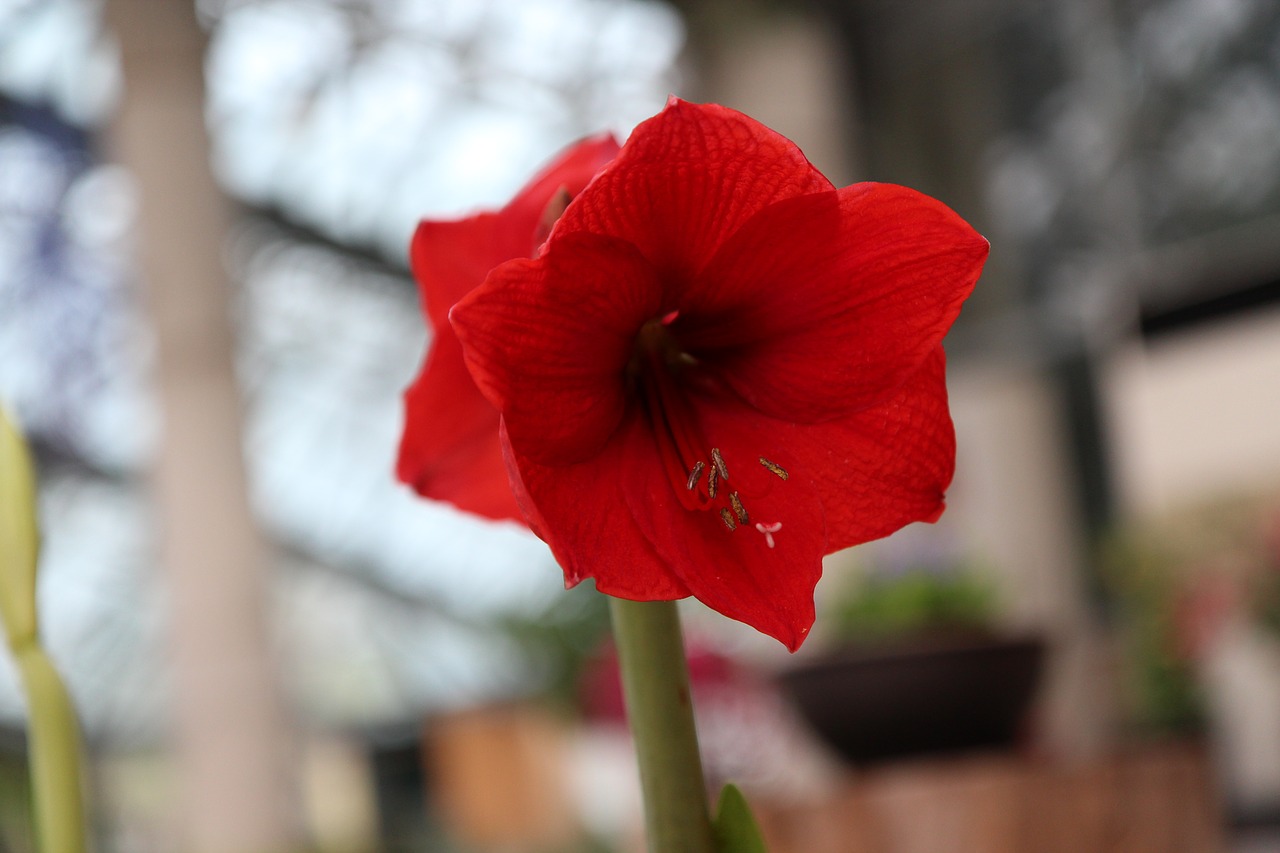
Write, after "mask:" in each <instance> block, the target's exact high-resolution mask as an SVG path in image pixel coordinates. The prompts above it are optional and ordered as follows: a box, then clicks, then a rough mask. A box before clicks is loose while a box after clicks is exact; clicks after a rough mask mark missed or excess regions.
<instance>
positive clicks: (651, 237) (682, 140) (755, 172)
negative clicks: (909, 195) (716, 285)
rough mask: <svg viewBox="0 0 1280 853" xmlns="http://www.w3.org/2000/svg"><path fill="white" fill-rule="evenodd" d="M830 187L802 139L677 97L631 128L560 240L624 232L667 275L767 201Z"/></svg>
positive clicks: (692, 265)
mask: <svg viewBox="0 0 1280 853" xmlns="http://www.w3.org/2000/svg"><path fill="white" fill-rule="evenodd" d="M829 189H831V182H830V181H828V180H827V179H826V178H824V177H823V176H822V174H821V173H820V172H818V170H817V169H815V168H814V167H813V166H812V165H811V164H810V163H809V161H808V160H806V159H805V157H804V154H802V153H801V152H800V149H799V148H797V147H796V145H795V143H793V142H791V141H790V140H788V139H786V138H785V137H783V136H781V135H779V134H778V133H775V132H774V131H772V130H770V129H769V128H767V127H765V126H764V125H762V124H760V123H759V122H757V121H755V120H754V119H751V118H748V117H747V116H745V115H743V114H741V113H739V112H735V111H734V110H731V109H727V108H725V107H721V106H716V105H714V104H691V103H688V102H686V101H681V100H679V99H677V98H672V99H671V100H670V101H669V102H668V104H667V107H666V109H664V110H663V111H662V112H660V113H659V114H658V115H656V116H654V117H653V118H651V119H649V120H647V121H645V122H643V123H641V124H640V125H639V126H638V127H637V128H636V129H635V130H634V131H632V133H631V137H630V138H629V139H628V140H627V142H626V144H625V145H624V146H623V148H622V151H621V153H619V155H618V157H617V159H615V160H614V161H613V162H612V163H610V164H609V166H608V167H606V168H605V169H604V171H602V172H601V173H600V174H599V175H598V176H597V177H596V179H595V181H593V182H592V184H591V186H590V187H588V188H587V189H586V190H584V191H583V193H582V194H581V195H580V196H578V198H577V199H576V200H575V201H574V203H573V204H572V205H570V207H569V209H568V210H567V211H566V212H565V215H564V216H563V217H562V218H561V219H560V221H559V222H558V223H557V225H556V230H555V231H553V232H552V239H553V240H554V239H555V238H556V236H557V235H560V234H568V233H571V232H576V231H588V232H591V233H595V234H607V235H612V236H615V237H620V238H622V239H624V240H627V241H628V242H630V243H632V244H633V245H635V246H636V247H637V248H638V249H639V250H640V252H641V253H642V254H643V255H644V256H645V257H646V258H648V259H649V260H650V262H651V263H653V264H654V265H655V266H657V267H658V268H659V269H660V270H662V271H663V273H664V274H675V275H677V276H687V275H692V274H693V273H694V272H696V271H697V270H699V269H701V268H702V267H703V266H704V265H705V264H706V262H707V261H708V260H709V259H710V258H711V256H712V255H713V254H714V253H715V251H716V249H717V248H718V247H719V246H720V244H721V243H722V242H724V240H725V239H726V238H727V237H728V236H729V235H731V234H733V232H734V231H736V230H738V228H739V226H741V225H742V224H743V223H744V222H746V221H747V220H748V219H749V218H750V217H751V216H752V215H753V214H755V213H757V212H758V211H760V210H761V209H763V208H764V207H766V206H767V205H769V204H771V203H773V202H775V201H778V200H780V199H784V198H791V197H792V196H797V195H804V194H807V193H813V192H820V191H822V190H829Z"/></svg>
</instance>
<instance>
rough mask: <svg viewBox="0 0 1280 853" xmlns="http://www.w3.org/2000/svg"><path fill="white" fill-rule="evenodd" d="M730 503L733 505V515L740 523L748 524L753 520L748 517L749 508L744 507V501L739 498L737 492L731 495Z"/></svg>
mask: <svg viewBox="0 0 1280 853" xmlns="http://www.w3.org/2000/svg"><path fill="white" fill-rule="evenodd" d="M729 503H730V504H732V505H733V514H734V515H736V516H737V517H738V521H740V522H742V523H743V524H746V523H747V522H748V521H750V520H751V516H749V515H747V508H746V507H745V506H743V505H742V499H741V498H739V497H738V493H737V492H730V493H729Z"/></svg>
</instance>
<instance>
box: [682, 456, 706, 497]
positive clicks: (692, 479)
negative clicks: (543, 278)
mask: <svg viewBox="0 0 1280 853" xmlns="http://www.w3.org/2000/svg"><path fill="white" fill-rule="evenodd" d="M705 470H707V463H705V462H699V463H697V464H696V465H694V466H693V470H692V471H690V472H689V479H688V480H686V481H685V484H684V487H685V488H686V489H688V490H689V491H691V492H692V491H693V487H694V486H696V485H698V480H699V479H700V478H701V477H702V472H703V471H705Z"/></svg>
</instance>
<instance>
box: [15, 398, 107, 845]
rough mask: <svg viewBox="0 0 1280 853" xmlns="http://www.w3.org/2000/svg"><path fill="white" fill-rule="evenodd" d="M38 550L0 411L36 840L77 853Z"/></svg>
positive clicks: (26, 492) (67, 704)
mask: <svg viewBox="0 0 1280 853" xmlns="http://www.w3.org/2000/svg"><path fill="white" fill-rule="evenodd" d="M39 552H40V534H39V530H38V527H37V524H36V482H35V471H34V470H33V468H32V465H31V455H30V454H29V453H28V452H27V447H26V443H25V442H24V441H23V440H22V436H21V435H20V434H19V433H18V430H17V429H16V428H15V427H14V425H13V424H12V423H11V422H10V420H9V418H8V416H7V415H6V413H5V412H4V410H3V409H0V622H3V623H4V634H5V639H6V640H7V641H8V644H9V649H10V651H12V652H13V658H14V661H16V662H17V664H18V670H19V672H21V673H22V683H23V687H24V688H25V689H26V694H27V718H28V720H29V722H28V727H27V730H28V733H29V736H28V738H27V755H28V756H29V758H30V764H31V789H32V799H33V800H34V801H35V822H36V838H37V840H38V841H39V849H40V850H41V851H43V853H84V850H85V849H86V844H85V833H86V826H85V817H84V815H85V811H84V789H83V787H82V781H81V773H80V726H79V724H78V723H77V722H76V715H75V711H74V710H73V709H72V707H71V697H70V696H68V695H67V688H66V686H65V685H63V683H62V678H61V677H59V675H58V671H57V670H56V669H54V666H53V663H52V661H50V660H49V656H48V655H47V654H46V653H45V650H44V649H43V648H42V647H41V646H40V631H39V625H38V622H39V620H38V618H37V610H36V566H37V563H38V562H39Z"/></svg>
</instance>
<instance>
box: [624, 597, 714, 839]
mask: <svg viewBox="0 0 1280 853" xmlns="http://www.w3.org/2000/svg"><path fill="white" fill-rule="evenodd" d="M609 608H610V614H611V616H612V617H613V636H614V641H615V643H616V644H617V647H618V664H619V667H620V668H621V671H622V689H623V694H624V696H625V697H626V702H627V719H628V721H629V722H630V725H631V735H632V738H633V739H634V741H635V747H636V758H637V759H638V761H639V764H640V786H641V790H642V791H643V793H644V810H645V829H646V833H647V836H648V842H649V851H650V853H716V843H715V837H714V835H713V834H712V830H711V819H710V815H709V811H708V807H707V792H706V783H705V782H704V781H703V776H702V758H701V756H700V755H699V753H698V734H697V730H696V728H695V727H694V722H693V702H692V699H691V697H690V693H689V667H688V664H687V662H686V661H685V655H684V643H683V640H682V638H681V633H680V615H679V613H678V612H677V610H676V603H675V602H673V601H627V600H625V599H621V598H610V599H609Z"/></svg>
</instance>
